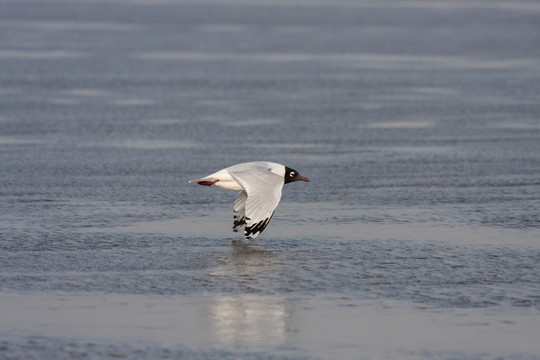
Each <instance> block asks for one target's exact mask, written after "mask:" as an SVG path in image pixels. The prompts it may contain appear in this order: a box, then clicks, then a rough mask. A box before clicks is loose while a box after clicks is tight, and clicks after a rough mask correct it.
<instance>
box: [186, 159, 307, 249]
mask: <svg viewBox="0 0 540 360" xmlns="http://www.w3.org/2000/svg"><path fill="white" fill-rule="evenodd" d="M299 180H302V181H305V182H309V179H308V178H306V177H303V176H302V175H300V173H299V172H298V171H296V170H295V169H292V168H290V167H287V166H285V165H281V164H277V163H273V162H267V161H253V162H246V163H241V164H236V165H233V166H230V167H228V168H225V169H222V170H219V171H217V172H215V173H213V174H210V175H208V176H205V177H203V178H200V179H194V180H190V181H189V182H190V183H197V184H199V185H205V186H212V185H216V186H219V187H221V188H223V189H227V190H236V191H238V194H237V196H236V201H235V202H234V222H233V231H239V230H241V229H244V237H245V238H246V240H252V239H254V238H256V237H257V236H259V235H260V234H261V233H262V232H263V230H264V229H265V228H266V226H267V225H268V223H269V222H270V219H271V218H272V216H273V215H274V211H275V210H276V207H277V206H278V204H279V200H280V199H281V189H282V188H283V185H284V184H288V183H291V182H294V181H299Z"/></svg>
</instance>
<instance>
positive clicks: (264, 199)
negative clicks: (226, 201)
mask: <svg viewBox="0 0 540 360" xmlns="http://www.w3.org/2000/svg"><path fill="white" fill-rule="evenodd" d="M230 174H231V176H232V177H233V178H234V179H235V180H236V181H238V182H239V183H240V184H241V185H242V186H243V187H244V189H245V193H246V195H247V198H246V199H245V208H244V219H245V220H244V221H245V223H244V224H242V225H243V226H245V229H244V236H245V238H246V239H249V240H251V239H254V238H256V237H257V236H259V234H260V233H261V232H262V231H263V230H264V229H265V228H266V226H267V225H268V223H269V222H270V219H271V218H272V215H273V214H274V211H275V209H276V207H277V206H278V204H279V200H280V199H281V189H282V188H283V183H284V180H283V177H282V176H279V175H277V174H274V173H273V172H271V171H269V170H267V169H264V168H261V169H257V170H249V171H239V172H231V173H230ZM241 193H242V191H241V192H240V193H239V194H238V197H237V199H236V200H237V201H236V202H235V209H236V204H237V203H238V204H239V205H240V204H241V203H242V200H243V196H241V195H240V194H241ZM238 214H240V210H239V211H238ZM242 225H240V224H239V227H238V228H240V227H241V226H242Z"/></svg>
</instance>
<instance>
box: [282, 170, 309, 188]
mask: <svg viewBox="0 0 540 360" xmlns="http://www.w3.org/2000/svg"><path fill="white" fill-rule="evenodd" d="M299 180H302V181H305V182H309V179H308V178H307V177H303V176H302V175H300V173H299V172H298V171H296V170H294V169H291V168H290V167H287V166H285V184H288V183H290V182H293V181H299Z"/></svg>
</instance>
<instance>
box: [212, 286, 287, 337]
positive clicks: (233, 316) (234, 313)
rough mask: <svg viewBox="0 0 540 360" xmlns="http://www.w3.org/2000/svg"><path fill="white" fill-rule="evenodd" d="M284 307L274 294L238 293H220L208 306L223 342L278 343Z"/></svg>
mask: <svg viewBox="0 0 540 360" xmlns="http://www.w3.org/2000/svg"><path fill="white" fill-rule="evenodd" d="M288 317H289V316H288V311H287V310H286V307H285V304H283V303H280V302H279V300H278V298H276V297H274V296H261V295H254V294H242V295H234V296H224V297H221V298H218V299H217V303H216V304H215V305H212V306H211V308H210V319H211V321H212V325H213V327H214V328H215V331H216V334H217V336H218V339H219V340H220V341H221V342H223V343H231V344H238V343H242V342H244V343H256V342H264V344H273V345H275V344H276V343H281V342H282V341H283V340H284V339H285V331H286V328H287V327H286V320H287V318H288Z"/></svg>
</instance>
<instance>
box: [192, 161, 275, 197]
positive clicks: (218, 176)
mask: <svg viewBox="0 0 540 360" xmlns="http://www.w3.org/2000/svg"><path fill="white" fill-rule="evenodd" d="M247 170H249V171H254V170H262V171H266V170H269V171H270V172H272V173H274V174H276V175H279V176H281V177H282V178H283V177H284V176H285V166H284V165H281V164H277V163H273V162H267V161H253V162H247V163H241V164H236V165H233V166H229V167H228V168H225V169H222V170H219V171H218V172H215V173H213V174H210V175H208V176H205V177H203V178H201V179H195V180H190V181H189V182H190V183H193V182H199V181H215V180H218V181H217V182H216V183H215V184H214V185H216V186H219V187H220V188H223V189H227V190H237V191H242V190H245V188H244V186H243V185H242V184H241V183H239V182H238V181H237V180H236V179H235V178H234V177H233V176H232V175H231V173H238V172H244V171H247ZM284 181H285V180H284Z"/></svg>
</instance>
